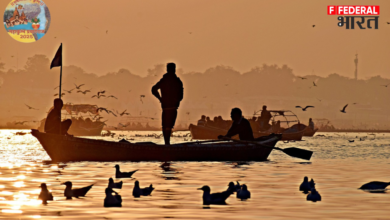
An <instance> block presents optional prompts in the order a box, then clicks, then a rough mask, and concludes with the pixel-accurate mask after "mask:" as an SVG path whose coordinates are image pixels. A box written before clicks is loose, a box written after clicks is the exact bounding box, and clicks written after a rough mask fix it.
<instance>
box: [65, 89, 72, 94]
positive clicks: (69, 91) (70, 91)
mask: <svg viewBox="0 0 390 220" xmlns="http://www.w3.org/2000/svg"><path fill="white" fill-rule="evenodd" d="M73 90H74V89H71V90H66V89H64V91H65V92H68V93H69V94H70V93H72V91H73Z"/></svg>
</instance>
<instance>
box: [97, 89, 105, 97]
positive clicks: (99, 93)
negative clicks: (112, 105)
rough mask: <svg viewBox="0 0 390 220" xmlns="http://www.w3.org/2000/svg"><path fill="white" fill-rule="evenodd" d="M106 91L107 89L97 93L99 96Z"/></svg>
mask: <svg viewBox="0 0 390 220" xmlns="http://www.w3.org/2000/svg"><path fill="white" fill-rule="evenodd" d="M104 93H106V90H102V91H99V92H98V93H97V95H98V96H99V95H100V94H104Z"/></svg>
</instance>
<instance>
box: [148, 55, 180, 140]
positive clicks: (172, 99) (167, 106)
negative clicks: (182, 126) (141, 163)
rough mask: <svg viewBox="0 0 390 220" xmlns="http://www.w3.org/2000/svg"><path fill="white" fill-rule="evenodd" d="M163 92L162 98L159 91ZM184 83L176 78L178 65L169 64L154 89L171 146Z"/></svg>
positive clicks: (165, 137)
mask: <svg viewBox="0 0 390 220" xmlns="http://www.w3.org/2000/svg"><path fill="white" fill-rule="evenodd" d="M159 89H160V91H161V96H160V93H159V92H158V90H159ZM183 90H184V88H183V83H182V82H181V80H180V78H179V77H177V76H176V64H174V63H168V64H167V73H166V74H164V76H163V78H162V79H161V80H160V81H159V82H158V83H156V85H154V86H153V87H152V94H153V95H154V96H156V98H157V99H158V100H160V102H161V107H162V110H163V111H162V131H163V136H164V141H165V144H166V145H170V138H171V133H172V129H173V127H174V126H175V122H176V117H177V109H178V108H179V105H180V101H181V100H183Z"/></svg>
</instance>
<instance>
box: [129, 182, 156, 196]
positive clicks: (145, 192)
mask: <svg viewBox="0 0 390 220" xmlns="http://www.w3.org/2000/svg"><path fill="white" fill-rule="evenodd" d="M153 190H154V188H153V185H152V184H150V186H149V187H145V188H140V186H139V182H138V180H137V181H135V183H134V188H133V196H134V197H135V198H139V197H141V196H149V195H150V194H151V193H152V192H153Z"/></svg>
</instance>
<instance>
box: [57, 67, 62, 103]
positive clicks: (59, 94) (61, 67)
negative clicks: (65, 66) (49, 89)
mask: <svg viewBox="0 0 390 220" xmlns="http://www.w3.org/2000/svg"><path fill="white" fill-rule="evenodd" d="M61 86H62V62H61V70H60V93H58V94H59V96H60V99H61Z"/></svg>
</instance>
